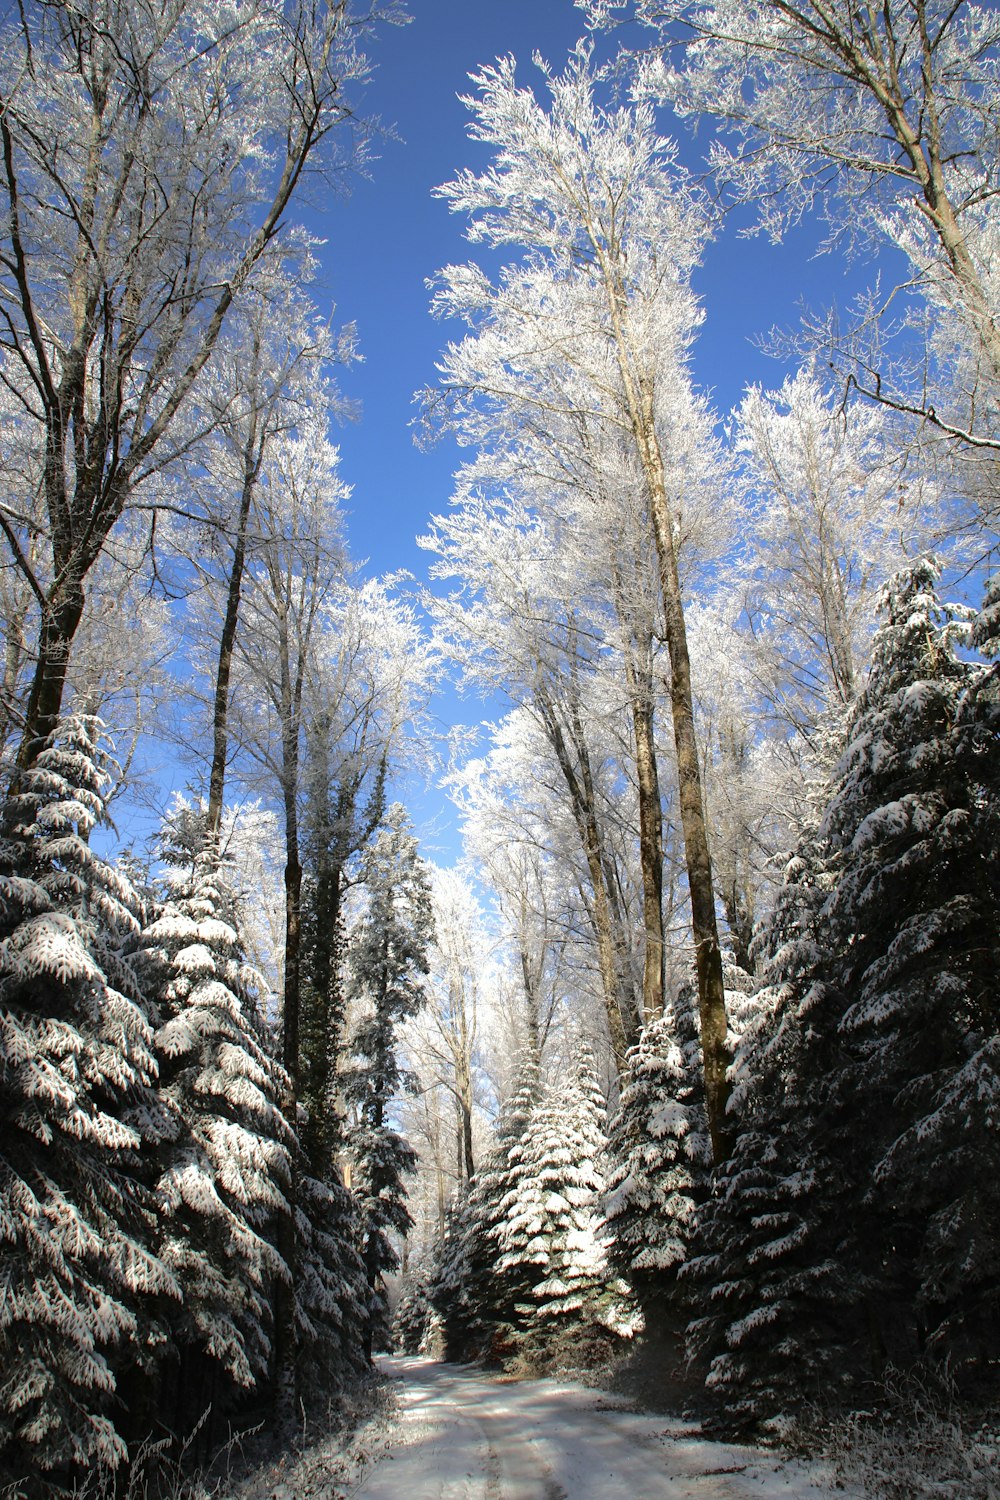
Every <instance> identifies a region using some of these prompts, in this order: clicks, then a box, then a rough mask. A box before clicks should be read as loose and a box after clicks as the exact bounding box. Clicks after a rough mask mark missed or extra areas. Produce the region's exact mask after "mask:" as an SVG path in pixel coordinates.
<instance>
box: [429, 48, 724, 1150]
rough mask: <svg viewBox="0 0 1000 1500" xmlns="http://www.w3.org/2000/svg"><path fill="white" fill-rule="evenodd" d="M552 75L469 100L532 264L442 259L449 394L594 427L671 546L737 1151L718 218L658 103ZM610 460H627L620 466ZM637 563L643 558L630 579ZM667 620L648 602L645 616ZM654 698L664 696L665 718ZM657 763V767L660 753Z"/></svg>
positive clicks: (718, 1027)
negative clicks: (727, 961) (722, 823)
mask: <svg viewBox="0 0 1000 1500" xmlns="http://www.w3.org/2000/svg"><path fill="white" fill-rule="evenodd" d="M544 71H545V85H546V88H547V91H548V94H549V100H548V105H547V107H546V105H544V104H543V103H540V102H539V101H538V100H537V99H536V97H535V95H534V94H533V93H532V92H531V90H530V89H526V88H524V87H523V86H520V85H519V84H518V81H517V76H516V67H515V62H514V60H513V58H506V59H504V60H502V61H500V62H498V63H497V64H496V65H495V66H493V67H488V68H484V69H483V70H482V72H481V73H479V74H478V75H477V76H476V78H475V82H476V84H477V86H478V90H479V93H478V97H477V98H475V99H469V100H468V101H467V102H468V105H469V108H470V109H471V110H472V111H473V113H474V115H475V123H474V125H473V127H472V133H473V135H474V137H475V139H477V140H478V141H481V142H483V143H484V144H486V145H488V146H490V147H491V148H492V150H493V152H494V162H493V164H492V165H490V166H489V167H488V168H487V170H486V171H484V172H482V173H481V174H476V173H474V172H472V171H471V170H470V171H466V172H464V173H463V174H461V175H460V176H459V177H458V178H456V179H455V180H454V181H453V182H450V183H447V184H445V185H444V186H443V187H442V188H441V189H439V192H440V193H441V194H442V195H443V196H445V197H447V198H448V199H449V200H450V202H451V203H452V204H453V205H454V207H455V208H456V210H459V211H461V212H463V213H467V214H468V215H469V218H470V220H471V224H470V228H469V230H468V235H469V238H470V239H472V240H474V241H478V242H480V243H484V244H486V245H488V246H490V247H491V248H499V247H501V246H513V247H515V258H513V259H512V260H510V261H509V262H508V263H507V264H506V265H505V266H504V268H503V270H502V272H501V274H500V276H499V278H498V280H497V282H496V284H494V282H493V281H491V279H490V278H489V276H488V275H487V274H486V272H485V271H483V270H482V269H481V268H480V267H479V266H475V265H466V266H452V267H449V268H447V269H446V270H445V271H444V272H443V273H442V276H441V281H442V287H441V290H440V291H439V293H438V295H437V298H436V307H437V309H438V311H440V312H441V313H442V314H445V315H448V316H452V317H456V318H460V319H462V320H463V322H464V323H465V324H466V325H467V326H468V327H469V328H471V330H472V332H470V333H469V334H468V336H467V337H465V338H464V339H463V340H462V341H461V342H460V343H456V344H452V345H450V346H449V348H448V350H447V353H446V356H445V359H444V361H443V362H442V366H441V370H442V381H441V385H442V393H441V394H440V395H439V396H438V397H437V398H436V405H438V406H439V407H441V408H445V409H446V410H447V418H446V420H447V421H448V422H449V423H450V425H451V427H452V428H453V430H455V431H456V432H457V433H458V434H459V435H460V438H461V440H462V441H464V442H466V443H469V444H472V443H475V444H476V445H477V446H478V447H479V448H480V450H489V449H491V448H492V447H493V446H494V445H496V444H499V445H500V447H501V450H503V448H504V445H505V443H506V441H507V437H508V435H509V434H511V433H512V432H517V431H519V430H521V429H522V428H524V429H525V430H526V431H527V432H529V433H531V434H533V435H537V436H538V438H539V441H540V442H541V444H542V446H543V447H545V446H546V445H547V447H548V448H549V450H552V449H555V450H556V451H558V450H559V448H560V446H561V444H562V443H563V442H564V440H565V438H566V435H567V434H572V435H573V439H574V441H573V447H572V449H571V450H570V451H571V452H572V453H573V455H574V459H573V461H574V463H575V462H576V461H577V455H578V453H579V441H576V439H577V438H578V437H579V431H580V429H581V428H582V429H583V441H584V443H585V444H586V447H587V458H588V459H589V458H590V454H591V451H592V449H593V448H596V451H597V453H598V455H600V456H599V457H598V459H597V460H596V463H597V465H598V472H599V475H600V478H601V479H605V478H606V479H607V480H608V482H607V483H602V484H599V485H598V487H597V490H596V492H595V491H593V490H590V489H584V491H583V495H582V497H581V498H582V499H586V500H588V501H590V502H595V501H596V500H597V499H598V498H602V497H603V496H604V495H605V494H606V493H608V492H610V493H612V494H613V493H615V491H616V486H620V485H623V484H624V485H626V486H628V488H629V491H630V492H631V493H632V494H634V495H635V497H636V500H637V506H638V512H639V515H640V517H641V520H642V530H643V535H644V536H646V537H647V538H648V543H647V547H646V551H645V555H648V556H652V557H653V558H655V564H656V566H655V571H654V588H655V591H656V592H655V611H656V616H657V620H658V631H659V634H661V636H662V639H663V641H664V643H665V646H666V654H667V656H668V659H669V664H670V671H669V678H668V682H669V695H670V718H671V724H672V729H673V751H674V760H675V767H676V777H677V789H678V806H679V812H680V824H681V830H682V843H683V849H684V859H685V869H686V874H687V884H688V893H689V898H690V905H691V930H692V940H693V947H694V951H695V955H696V961H697V964H698V991H699V1007H700V1011H701V1045H702V1052H703V1064H704V1071H705V1080H706V1084H705V1087H706V1100H707V1110H708V1119H709V1126H710V1131H711V1135H712V1143H713V1152H714V1155H715V1157H716V1159H717V1160H721V1159H722V1158H723V1157H724V1156H725V1154H726V1151H727V1149H728V1133H727V1123H726V1097H727V1093H728V1084H727V1081H726V1069H727V1065H728V1061H729V1059H728V1056H727V1053H726V1020H725V999H724V986H723V976H722V957H721V948H720V944H719V937H718V930H717V923H716V915H715V896H714V888H713V882H712V868H711V859H710V854H709V847H708V834H707V821H706V809H705V799H704V791H703V786H702V776H701V761H700V755H699V749H698V743H697V736H696V733H695V723H694V706H693V696H692V681H691V661H690V653H689V649H688V639H687V629H686V621H685V604H684V588H683V584H682V568H683V566H684V565H685V564H686V560H687V558H686V547H685V544H686V543H687V542H688V541H689V539H690V534H691V528H692V516H694V517H695V523H694V524H695V525H697V521H698V520H700V519H702V518H703V517H704V515H705V512H706V511H707V510H709V509H710V508H711V505H710V503H706V502H710V501H711V500H712V499H714V498H715V494H716V490H717V487H718V485H717V481H718V465H717V463H716V461H715V449H714V444H713V441H712V437H711V422H710V418H709V415H708V413H707V410H706V408H705V405H704V403H703V402H702V401H701V400H699V398H698V397H697V396H696V394H695V392H694V390H693V388H692V385H691V382H690V378H689V375H688V371H687V365H686V361H687V351H688V347H689V344H690V340H691V335H692V331H693V329H694V327H695V326H696V324H697V321H698V311H697V306H696V304H695V301H694V298H693V294H692V292H691V288H690V281H689V278H690V274H691V271H692V269H693V267H694V265H695V264H696V263H697V260H698V255H699V253H700V249H701V246H702V244H703V242H704V238H705V219H704V214H703V212H702V210H701V208H700V206H699V203H698V200H697V194H696V192H695V190H694V188H693V186H692V184H691V183H690V182H689V181H688V180H687V179H686V178H685V176H684V174H683V173H682V172H681V170H680V169H679V167H678V165H677V162H676V158H675V153H674V151H673V150H672V148H671V146H670V144H669V143H668V142H667V141H665V140H664V139H663V138H661V137H660V136H658V135H657V134H656V132H655V130H654V129H653V121H652V114H651V112H650V111H649V110H648V109H647V108H646V107H639V108H628V109H625V108H623V109H618V110H612V109H603V108H601V106H600V104H599V103H598V100H597V97H596V93H597V78H596V76H595V73H596V70H595V69H594V68H593V65H592V61H591V53H590V51H589V49H588V48H587V47H586V46H585V45H581V46H580V47H579V48H578V49H577V50H576V52H575V53H574V54H573V56H572V58H571V60H570V63H569V66H568V67H567V69H566V71H565V72H564V73H563V74H562V75H561V76H555V75H554V74H552V73H551V72H549V71H548V70H547V69H545V70H544ZM595 436H596V437H597V438H598V439H599V441H598V442H597V443H596V444H594V443H593V442H592V439H593V438H594V437H595ZM604 455H610V456H611V464H610V468H609V469H608V471H607V473H606V474H605V473H604V472H603V471H601V470H600V463H601V456H604ZM582 508H584V507H583V506H581V509H582ZM635 558H638V559H639V562H640V572H641V571H642V563H643V561H644V553H643V551H642V549H639V550H636V549H633V551H632V554H631V556H630V558H629V562H632V561H634V560H635ZM628 576H629V575H628V572H627V570H626V572H625V574H624V575H623V579H622V582H623V584H624V583H625V580H626V579H627V578H628ZM649 617H650V616H649V612H648V611H647V624H648V619H649ZM637 624H638V620H637V618H631V617H630V623H629V625H628V632H627V633H628V634H629V635H630V640H631V645H632V646H634V647H635V648H636V649H635V651H634V652H633V653H631V654H630V662H631V668H632V669H633V670H634V671H635V672H636V673H638V676H637V678H636V691H637V696H636V698H635V704H636V707H637V709H638V708H640V707H641V706H642V689H641V679H643V678H645V677H647V676H648V674H649V671H650V664H649V661H648V650H647V645H648V640H646V637H645V634H643V641H645V644H643V641H640V639H639V638H638V637H636V636H634V633H633V626H636V625H637ZM646 697H647V699H648V697H649V694H648V693H647V694H646ZM651 706H652V705H651V703H650V702H648V701H647V703H646V705H645V707H646V710H647V712H650V711H651ZM640 720H642V723H641V724H640ZM557 727H559V728H560V729H562V726H557ZM635 727H636V732H637V752H636V766H637V767H638V766H639V763H640V759H641V758H642V756H643V754H644V751H643V749H642V747H645V749H646V750H648V749H649V748H650V744H651V741H650V738H649V730H650V725H649V724H648V723H647V722H646V720H645V719H643V715H642V714H641V713H640V714H639V716H638V718H636V720H635ZM647 769H648V771H649V772H650V773H652V771H653V765H652V764H650V765H649V766H648V767H647ZM643 794H644V800H645V798H646V797H648V802H646V812H645V813H644V816H643V819H642V823H643V827H644V829H645V833H646V837H644V838H643V840H642V842H643V844H644V846H645V847H644V853H645V856H646V858H645V859H644V861H643V874H644V876H645V877H646V881H645V883H646V887H647V889H646V891H645V895H646V897H647V905H648V908H650V909H651V908H653V907H656V908H657V909H656V910H655V912H653V911H651V916H650V927H651V933H650V940H649V948H648V952H649V957H650V964H649V965H646V966H645V967H646V980H647V982H648V985H647V990H646V992H647V994H649V995H650V996H651V997H652V994H653V990H654V989H655V984H654V983H653V981H654V980H656V978H657V975H659V974H660V973H661V967H662V957H661V953H660V949H659V946H658V942H659V940H658V938H657V935H656V930H657V929H658V928H659V927H660V924H661V920H662V917H661V912H660V910H659V909H658V907H659V903H658V901H656V900H654V899H652V898H653V897H654V895H655V890H656V884H657V873H656V867H657V865H658V857H657V856H656V847H655V846H658V844H659V839H658V837H657V834H658V833H659V825H660V819H661V808H660V797H659V791H658V786H655V785H654V783H653V779H652V775H650V777H649V778H647V779H644V785H643ZM641 831H642V830H641ZM661 873H662V872H661ZM660 993H661V995H662V983H661V984H660ZM660 1003H662V1001H660ZM657 1008H658V1006H657ZM635 1029H636V1030H637V1029H638V1027H637V1026H636V1028H635ZM620 1050H621V1051H622V1052H623V1051H624V1048H621V1049H620Z"/></svg>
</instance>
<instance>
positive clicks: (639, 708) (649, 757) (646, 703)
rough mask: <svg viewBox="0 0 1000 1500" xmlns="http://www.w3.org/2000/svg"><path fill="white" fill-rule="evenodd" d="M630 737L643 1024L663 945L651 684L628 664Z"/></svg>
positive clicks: (660, 976)
mask: <svg viewBox="0 0 1000 1500" xmlns="http://www.w3.org/2000/svg"><path fill="white" fill-rule="evenodd" d="M627 673H628V679H629V695H630V699H631V708H632V732H633V735H634V738H635V770H636V784H637V787H638V793H639V865H640V869H641V872H642V914H643V928H644V931H645V937H646V946H645V951H644V953H643V967H642V1010H643V1021H644V1022H645V1024H647V1025H648V1024H649V1022H650V1021H655V1020H656V1018H657V1017H658V1016H661V1015H662V1014H663V1005H664V987H665V984H666V971H665V946H666V945H665V942H664V934H663V808H662V806H661V804H660V777H659V771H658V768H657V763H656V740H655V734H654V728H653V693H652V686H653V685H652V681H651V680H646V681H643V682H641V683H640V681H639V680H638V674H637V672H636V670H635V668H634V666H633V665H632V664H631V663H629V664H628V667H627Z"/></svg>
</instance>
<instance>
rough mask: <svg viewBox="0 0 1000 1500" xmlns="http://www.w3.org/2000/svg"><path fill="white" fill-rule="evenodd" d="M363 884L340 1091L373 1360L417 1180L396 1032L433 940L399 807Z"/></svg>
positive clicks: (416, 996)
mask: <svg viewBox="0 0 1000 1500" xmlns="http://www.w3.org/2000/svg"><path fill="white" fill-rule="evenodd" d="M361 883H362V884H363V885H364V888H365V890H366V892H367V897H368V904H367V907H366V909H365V910H364V912H363V913H362V915H361V917H360V919H359V921H358V923H357V925H356V927H355V928H354V931H353V932H352V933H351V935H350V939H349V953H348V964H349V974H348V998H349V1000H350V1001H351V1002H352V1003H353V1004H354V1005H355V1007H356V1008H357V1012H358V1020H357V1024H356V1025H355V1028H354V1032H353V1036H352V1039H351V1054H352V1058H351V1063H350V1064H349V1066H348V1067H347V1069H346V1070H345V1072H344V1075H343V1087H344V1097H345V1099H346V1101H347V1103H348V1105H349V1106H351V1107H353V1110H354V1119H353V1123H352V1124H351V1125H350V1126H349V1128H348V1130H347V1132H346V1135H345V1144H346V1147H347V1151H348V1154H349V1156H350V1158H351V1160H352V1164H353V1173H352V1179H351V1188H352V1191H353V1193H354V1195H355V1198H356V1201H357V1203H358V1206H359V1209H360V1215H361V1227H362V1233H363V1241H364V1243H363V1249H362V1258H363V1260H364V1264H365V1273H366V1276H367V1279H368V1289H369V1312H370V1321H369V1325H368V1353H369V1354H371V1351H372V1349H373V1348H380V1347H382V1346H383V1344H384V1343H385V1342H386V1341H387V1339H388V1335H389V1326H388V1321H387V1304H386V1299H385V1288H384V1279H385V1275H386V1273H387V1272H390V1271H394V1270H396V1268H397V1267H398V1265H399V1256H398V1254H397V1253H396V1249H395V1247H394V1246H393V1244H392V1241H391V1239H390V1235H391V1234H393V1233H395V1234H398V1235H405V1234H406V1231H407V1229H408V1228H409V1226H410V1224H411V1223H412V1220H411V1218H410V1214H409V1211H408V1209H407V1207H406V1193H405V1190H404V1187H403V1178H404V1177H405V1176H406V1174H407V1173H408V1172H412V1171H413V1168H414V1166H415V1164H416V1156H415V1154H414V1152H413V1150H412V1148H411V1147H410V1146H409V1145H408V1143H407V1142H406V1141H405V1140H404V1139H403V1137H402V1136H401V1135H400V1134H399V1133H398V1131H396V1130H395V1129H393V1126H392V1122H391V1118H390V1110H391V1106H392V1100H393V1098H394V1096H395V1095H397V1094H398V1093H399V1091H400V1089H402V1088H404V1087H405V1086H406V1081H407V1080H406V1076H405V1074H404V1072H403V1070H402V1068H401V1067H400V1065H399V1062H398V1060H397V1056H396V1040H397V1032H398V1028H399V1027H400V1025H401V1024H402V1022H403V1021H405V1020H406V1019H407V1018H408V1017H410V1016H413V1015H415V1014H416V1013H417V1011H418V1010H419V1009H420V1007H421V1006H422V1005H423V1003H424V976H425V975H426V973H427V949H428V946H429V944H430V942H431V939H432V935H433V931H432V915H431V888H430V880H429V878H428V875H427V871H426V870H425V868H424V865H423V862H422V860H421V859H420V856H419V855H418V853H417V841H416V839H415V838H414V836H413V834H412V833H411V831H410V827H409V823H408V821H407V817H406V812H405V810H404V809H403V808H402V807H401V806H400V804H399V803H398V802H396V803H393V805H392V806H391V807H390V808H389V810H388V812H387V813H386V816H385V821H384V824H383V827H382V828H381V830H380V831H379V833H378V835H377V837H376V838H375V841H374V843H372V845H371V846H370V847H369V849H368V850H367V852H366V854H365V858H364V861H363V864H362V871H361Z"/></svg>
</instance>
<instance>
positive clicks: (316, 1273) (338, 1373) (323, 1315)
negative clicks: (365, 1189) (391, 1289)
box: [294, 1169, 368, 1411]
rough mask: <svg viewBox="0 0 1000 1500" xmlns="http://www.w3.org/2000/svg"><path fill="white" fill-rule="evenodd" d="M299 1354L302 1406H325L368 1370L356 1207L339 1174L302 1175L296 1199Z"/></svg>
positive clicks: (364, 1290)
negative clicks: (330, 1397)
mask: <svg viewBox="0 0 1000 1500" xmlns="http://www.w3.org/2000/svg"><path fill="white" fill-rule="evenodd" d="M295 1245H296V1259H295V1278H294V1293H295V1304H294V1307H295V1319H296V1338H295V1351H296V1359H297V1366H298V1376H299V1380H298V1386H299V1391H300V1400H301V1401H302V1403H303V1405H304V1407H305V1408H306V1410H309V1409H310V1408H311V1407H312V1406H313V1404H314V1403H316V1404H317V1405H318V1406H319V1409H320V1411H322V1410H323V1403H324V1402H325V1400H326V1398H327V1397H328V1396H329V1395H330V1394H334V1393H336V1392H338V1391H340V1390H342V1389H343V1388H344V1387H345V1386H347V1385H349V1384H350V1382H351V1380H352V1379H353V1378H355V1377H357V1376H358V1375H360V1374H362V1373H363V1372H364V1371H366V1370H367V1369H368V1359H367V1357H366V1353H365V1330H366V1328H367V1326H368V1283H367V1278H366V1276H365V1267H364V1262H363V1261H362V1259H361V1223H360V1220H359V1216H358V1209H357V1205H356V1203H355V1201H354V1199H353V1197H352V1196H351V1194H350V1193H349V1192H348V1190H347V1188H346V1187H345V1186H344V1184H343V1181H342V1180H341V1177H340V1174H339V1172H336V1171H329V1172H327V1174H326V1175H325V1176H324V1177H323V1178H322V1179H319V1178H316V1177H312V1176H310V1174H309V1172H308V1171H307V1170H302V1169H300V1171H299V1173H298V1175H297V1177H296V1194H295Z"/></svg>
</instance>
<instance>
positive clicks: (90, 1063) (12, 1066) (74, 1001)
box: [0, 717, 178, 1489]
mask: <svg viewBox="0 0 1000 1500" xmlns="http://www.w3.org/2000/svg"><path fill="white" fill-rule="evenodd" d="M112 764H113V763H112V762H111V759H110V751H109V747H108V744H107V741H106V738H105V736H104V734H103V731H102V727H101V725H100V724H99V722H97V721H95V720H93V719H88V718H83V717H71V718H67V719H65V720H64V721H62V722H61V724H60V726H59V730H58V732H57V733H56V734H55V735H53V737H52V738H51V739H50V741H49V742H48V744H47V745H46V747H45V748H44V749H43V750H42V751H41V752H40V753H39V755H38V756H37V757H36V759H35V762H34V765H33V766H32V767H31V768H30V769H28V770H26V771H25V773H24V774H23V776H22V777H21V778H20V781H19V784H18V788H17V791H16V794H15V795H13V796H11V797H10V798H9V799H8V801H7V803H6V804H5V806H4V808H3V824H2V831H0V895H2V901H0V1120H2V1125H3V1130H2V1144H0V1286H2V1288H3V1292H2V1296H0V1449H2V1454H3V1457H2V1460H0V1463H2V1466H3V1467H2V1473H3V1476H4V1479H6V1480H9V1481H13V1482H14V1488H15V1489H17V1488H18V1483H17V1482H18V1481H19V1480H23V1479H24V1478H25V1476H26V1475H28V1474H31V1473H37V1470H38V1469H39V1468H41V1469H47V1470H59V1471H62V1474H63V1475H64V1476H66V1475H68V1474H69V1473H70V1472H71V1471H72V1470H74V1469H75V1470H77V1471H78V1472H79V1471H80V1470H81V1469H86V1468H87V1467H88V1466H90V1465H96V1464H99V1463H100V1464H104V1465H106V1466H108V1467H110V1468H113V1467H115V1466H116V1465H117V1464H118V1462H119V1461H120V1460H121V1458H122V1457H123V1456H124V1453H125V1445H124V1442H123V1441H122V1438H121V1436H120V1435H119V1433H118V1431H117V1430H116V1427H115V1418H114V1416H113V1415H112V1412H113V1410H114V1406H113V1397H114V1393H115V1387H116V1381H115V1373H114V1370H115V1360H116V1358H117V1357H118V1356H119V1354H120V1352H121V1350H122V1348H123V1346H124V1345H125V1344H126V1343H127V1342H130V1341H134V1343H133V1345H132V1349H131V1351H130V1359H131V1360H133V1361H134V1360H135V1359H138V1362H139V1364H140V1365H147V1366H148V1364H149V1362H150V1360H151V1358H152V1355H151V1351H150V1348H149V1346H148V1344H147V1335H148V1334H149V1332H150V1317H151V1314H152V1312H153V1308H154V1299H159V1298H162V1299H166V1300H169V1299H175V1298H176V1297H177V1296H178V1285H177V1281H176V1280H175V1279H174V1275H173V1273H172V1271H171V1269H169V1268H168V1267H167V1266H166V1265H165V1264H164V1263H163V1262H162V1261H161V1260H160V1259H159V1258H158V1256H157V1254H156V1250H155V1245H154V1240H155V1234H154V1214H153V1203H152V1200H151V1197H150V1195H149V1194H147V1193H145V1192H143V1190H142V1188H141V1186H140V1182H141V1159H142V1157H143V1155H144V1154H145V1153H146V1152H148V1151H150V1150H152V1149H153V1148H154V1146H155V1145H156V1143H157V1141H158V1139H159V1137H160V1134H161V1132H162V1129H163V1120H162V1113H161V1110H160V1109H159V1107H158V1103H157V1099H156V1096H155V1094H154V1091H153V1090H154V1084H155V1080H156V1061H155V1057H154V1051H153V1037H152V1032H151V1028H150V1025H149V1020H148V1017H147V1014H146V1012H145V1009H144V1006H143V1003H142V999H141V996H140V990H139V987H138V984H137V982H136V977H135V974H134V972H133V969H132V967H131V965H130V963H129V962H128V960H127V958H125V957H124V956H123V953H124V950H125V949H126V948H127V947H128V945H130V944H131V943H132V942H133V941H134V939H135V935H136V933H137V931H138V928H139V911H140V908H139V901H138V898H137V896H136V894H135V891H134V890H133V889H132V887H131V885H130V884H129V882H128V880H127V879H125V878H124V876H122V875H121V874H119V873H118V872H117V871H116V870H115V869H114V868H113V867H112V866H111V865H109V864H108V863H107V862H106V861H105V860H103V859H102V858H101V857H100V855H98V854H97V853H96V852H95V850H94V849H92V848H91V845H90V835H91V833H92V831H93V830H94V828H95V827H96V826H97V825H98V824H99V823H100V822H101V821H102V819H103V817H104V801H103V792H104V789H105V788H106V787H107V785H108V783H109V781H110V780H111V768H112ZM119 1410H120V1408H119Z"/></svg>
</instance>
